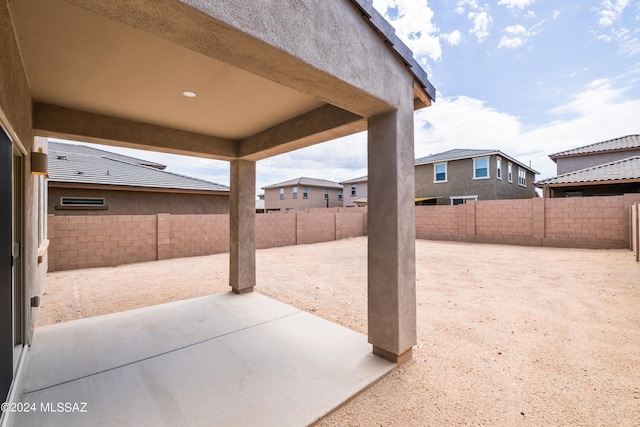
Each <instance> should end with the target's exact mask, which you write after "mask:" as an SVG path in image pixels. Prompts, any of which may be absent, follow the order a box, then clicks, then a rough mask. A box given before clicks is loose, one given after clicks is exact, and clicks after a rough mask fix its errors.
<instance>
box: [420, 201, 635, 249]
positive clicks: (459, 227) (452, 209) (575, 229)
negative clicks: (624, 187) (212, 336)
mask: <svg viewBox="0 0 640 427" xmlns="http://www.w3.org/2000/svg"><path fill="white" fill-rule="evenodd" d="M638 202H640V194H625V195H624V196H603V197H584V198H559V199H541V198H536V199H524V200H486V201H479V202H470V203H468V204H466V205H458V206H418V207H416V236H417V238H419V239H431V240H456V241H463V242H478V243H497V244H513V245H528V246H556V247H575V248H597V249H613V248H629V247H630V246H631V238H630V236H631V231H630V224H631V219H630V212H631V210H630V208H629V206H631V205H632V204H634V203H638Z"/></svg>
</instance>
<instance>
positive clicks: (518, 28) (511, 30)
mask: <svg viewBox="0 0 640 427" xmlns="http://www.w3.org/2000/svg"><path fill="white" fill-rule="evenodd" d="M503 31H504V32H505V33H507V34H512V35H516V34H527V30H526V29H525V28H524V27H523V26H522V25H520V24H517V25H509V26H508V27H506V28H505V29H504V30H503Z"/></svg>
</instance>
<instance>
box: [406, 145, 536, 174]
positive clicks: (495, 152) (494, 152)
mask: <svg viewBox="0 0 640 427" xmlns="http://www.w3.org/2000/svg"><path fill="white" fill-rule="evenodd" d="M438 154H441V153H436V154H433V155H434V156H436V155H438ZM493 155H499V156H500V157H503V158H505V159H507V160H509V161H511V162H513V163H515V164H517V165H519V166H522V167H523V168H525V169H528V170H530V171H531V172H533V173H535V174H539V173H540V172H538V171H537V170H535V169H534V168H532V167H531V166H527V165H525V164H524V163H522V162H521V161H519V160H516V159H514V158H513V157H511V156H509V155H507V154H505V153H503V152H502V151H500V150H492V151H487V152H486V153H481V154H480V153H479V154H477V155H474V156H460V157H453V158H449V159H442V160H434V161H428V162H420V163H418V161H416V164H415V165H416V166H421V165H430V164H432V163H445V162H453V161H456V160H464V159H473V158H476V157H487V156H493ZM426 157H430V156H426Z"/></svg>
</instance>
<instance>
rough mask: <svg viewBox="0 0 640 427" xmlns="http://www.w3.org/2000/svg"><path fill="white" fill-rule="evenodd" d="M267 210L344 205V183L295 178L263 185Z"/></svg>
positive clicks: (291, 209)
mask: <svg viewBox="0 0 640 427" xmlns="http://www.w3.org/2000/svg"><path fill="white" fill-rule="evenodd" d="M262 189H263V190H264V209H265V211H266V212H274V211H280V212H284V211H297V210H298V211H299V210H304V209H309V208H336V207H342V198H343V191H342V185H340V184H338V183H337V182H335V181H329V180H327V179H318V178H306V177H301V178H295V179H291V180H289V181H284V182H280V183H277V184H272V185H267V186H266V187H262Z"/></svg>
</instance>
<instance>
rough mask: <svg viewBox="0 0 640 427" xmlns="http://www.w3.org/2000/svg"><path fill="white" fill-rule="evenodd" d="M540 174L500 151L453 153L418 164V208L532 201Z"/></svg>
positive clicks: (421, 160) (434, 156)
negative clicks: (510, 200) (506, 201)
mask: <svg viewBox="0 0 640 427" xmlns="http://www.w3.org/2000/svg"><path fill="white" fill-rule="evenodd" d="M537 173H538V172H537V171H536V170H535V169H533V168H531V167H530V166H527V165H525V164H524V163H522V162H520V161H518V160H516V159H514V158H513V157H510V156H509V155H507V154H505V153H503V152H501V151H499V150H476V149H453V150H448V151H444V152H442V153H437V154H433V155H430V156H426V157H421V158H419V159H417V160H416V161H415V181H416V183H415V188H416V192H415V196H416V203H417V204H423V205H426V204H432V205H458V204H464V203H467V202H468V201H472V200H501V199H529V198H532V197H536V192H535V187H534V185H533V183H534V181H535V176H536V174H537Z"/></svg>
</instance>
